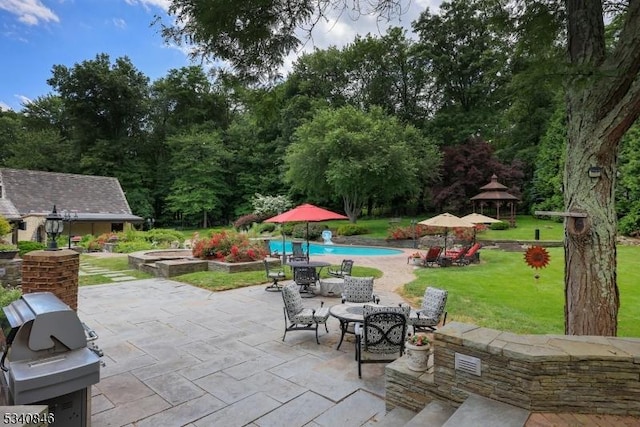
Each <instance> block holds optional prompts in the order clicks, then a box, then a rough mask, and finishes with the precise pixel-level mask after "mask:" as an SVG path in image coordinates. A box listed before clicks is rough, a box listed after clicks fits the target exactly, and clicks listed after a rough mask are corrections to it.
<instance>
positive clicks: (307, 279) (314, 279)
mask: <svg viewBox="0 0 640 427" xmlns="http://www.w3.org/2000/svg"><path fill="white" fill-rule="evenodd" d="M318 280H319V277H318V273H317V272H316V269H315V267H295V268H294V269H293V281H294V282H296V285H298V286H300V293H304V294H306V295H307V296H313V295H314V293H313V291H312V290H311V288H310V286H315V285H316V284H317V283H318Z"/></svg>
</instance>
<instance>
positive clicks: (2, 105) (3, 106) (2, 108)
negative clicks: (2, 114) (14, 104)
mask: <svg viewBox="0 0 640 427" xmlns="http://www.w3.org/2000/svg"><path fill="white" fill-rule="evenodd" d="M9 110H11V107H9V106H8V105H7V104H5V103H4V102H2V101H0V111H9Z"/></svg>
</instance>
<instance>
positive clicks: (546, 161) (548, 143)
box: [529, 106, 567, 212]
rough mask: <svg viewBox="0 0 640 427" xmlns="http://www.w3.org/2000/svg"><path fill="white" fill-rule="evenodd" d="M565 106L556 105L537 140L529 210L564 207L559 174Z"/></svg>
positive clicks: (562, 149) (561, 161)
mask: <svg viewBox="0 0 640 427" xmlns="http://www.w3.org/2000/svg"><path fill="white" fill-rule="evenodd" d="M566 141H567V125H566V108H565V107H564V106H559V107H558V108H557V109H556V111H555V112H554V115H553V117H552V119H551V122H550V124H549V127H548V128H547V131H546V133H545V134H544V136H543V138H542V141H541V142H540V149H539V150H538V155H537V158H536V160H535V165H536V169H535V172H534V174H533V181H532V182H531V185H530V190H529V199H530V203H531V204H532V212H535V211H537V210H538V211H559V210H562V208H563V206H564V201H563V196H562V185H563V184H562V176H563V171H564V163H565V162H564V159H565V151H566V147H567V142H566Z"/></svg>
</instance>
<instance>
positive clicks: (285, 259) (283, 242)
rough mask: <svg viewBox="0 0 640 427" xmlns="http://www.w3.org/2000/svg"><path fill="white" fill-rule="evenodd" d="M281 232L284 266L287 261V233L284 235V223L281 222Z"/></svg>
mask: <svg viewBox="0 0 640 427" xmlns="http://www.w3.org/2000/svg"><path fill="white" fill-rule="evenodd" d="M280 234H282V266H283V267H284V265H285V264H286V263H287V251H286V249H285V247H284V244H285V235H284V228H282V224H280Z"/></svg>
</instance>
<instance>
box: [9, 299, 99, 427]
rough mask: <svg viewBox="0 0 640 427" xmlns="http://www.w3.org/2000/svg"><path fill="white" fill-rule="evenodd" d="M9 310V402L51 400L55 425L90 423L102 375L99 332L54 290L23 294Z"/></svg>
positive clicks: (17, 403)
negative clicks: (93, 388)
mask: <svg viewBox="0 0 640 427" xmlns="http://www.w3.org/2000/svg"><path fill="white" fill-rule="evenodd" d="M3 310H4V313H5V315H6V317H7V323H8V325H6V326H5V329H7V330H5V334H6V336H7V344H6V350H5V351H4V354H3V355H2V359H1V360H0V368H2V370H3V371H4V375H3V378H2V379H3V380H4V382H5V383H6V384H7V386H8V389H9V398H10V402H9V403H10V404H13V405H24V404H46V405H49V411H50V412H52V413H53V414H54V415H55V417H54V418H55V422H54V423H53V424H50V425H60V426H70V427H71V426H86V425H88V424H89V419H90V418H89V417H90V399H91V393H90V392H89V387H90V386H91V385H92V384H97V383H98V382H99V381H100V356H101V355H102V354H101V353H102V352H101V351H100V349H99V348H97V346H96V345H95V343H94V342H93V340H95V339H96V338H97V335H96V334H95V332H93V331H92V330H90V329H89V328H88V327H86V325H84V324H83V323H82V322H81V321H80V319H79V318H78V315H77V314H76V312H75V311H73V310H72V309H71V308H70V307H69V306H68V305H66V304H64V303H63V302H62V301H60V300H59V299H58V298H57V297H56V296H55V295H53V294H52V293H50V292H38V293H31V294H26V295H23V296H22V297H21V298H20V299H18V300H16V301H14V302H13V303H11V304H10V305H8V306H7V307H4V308H3ZM7 332H8V333H7Z"/></svg>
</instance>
